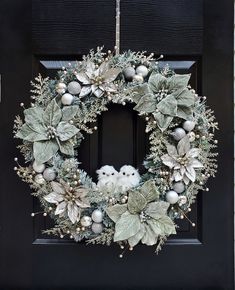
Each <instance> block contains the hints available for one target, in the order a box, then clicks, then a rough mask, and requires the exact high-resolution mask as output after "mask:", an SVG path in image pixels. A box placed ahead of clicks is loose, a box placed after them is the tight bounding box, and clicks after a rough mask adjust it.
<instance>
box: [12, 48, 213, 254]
mask: <svg viewBox="0 0 235 290" xmlns="http://www.w3.org/2000/svg"><path fill="white" fill-rule="evenodd" d="M161 57H162V56H161ZM161 57H160V58H161ZM160 58H158V59H154V54H150V55H146V53H145V52H137V53H136V52H131V51H127V52H124V53H122V54H116V55H114V54H113V53H112V52H111V51H108V52H107V53H104V52H103V50H102V48H97V50H96V51H93V50H91V51H90V53H89V54H88V55H87V56H84V57H83V59H82V61H79V62H77V63H76V64H74V65H71V64H68V67H66V68H62V70H61V71H59V72H58V77H57V78H56V79H49V78H45V79H43V78H42V77H41V75H39V76H38V77H37V78H36V81H35V82H34V83H32V86H33V89H32V91H31V92H32V96H31V98H32V103H31V107H30V108H27V109H25V108H24V104H23V103H22V104H21V106H22V107H23V108H24V121H23V120H22V119H21V117H20V116H17V117H16V119H15V125H14V135H15V137H16V138H20V139H22V140H23V142H22V144H20V145H19V146H18V147H19V149H20V151H21V153H22V154H23V156H24V159H25V162H26V163H27V164H28V165H27V166H21V165H20V164H19V163H18V159H17V158H15V161H16V162H17V166H16V167H15V168H14V169H15V170H16V172H17V174H18V175H19V176H20V178H21V179H22V180H23V181H25V182H27V183H29V185H30V187H31V188H32V189H33V191H34V192H33V195H34V196H36V197H37V198H38V199H39V201H40V203H41V206H42V208H43V215H44V216H46V215H49V216H50V217H51V218H52V219H54V221H55V226H54V227H53V228H52V229H49V230H46V231H45V232H46V233H47V234H53V235H58V236H60V238H64V237H65V236H69V237H70V238H71V239H74V240H75V241H81V240H83V239H85V240H86V241H87V243H92V244H95V243H100V244H106V245H110V244H111V243H112V242H117V243H118V244H119V245H120V246H121V248H124V247H125V248H129V249H130V250H132V249H133V247H134V246H135V245H137V244H139V243H143V244H145V245H156V252H158V251H159V250H160V249H161V246H162V244H163V243H164V241H165V240H166V238H167V237H168V236H169V235H172V234H176V225H175V219H178V218H184V217H186V218H187V213H188V212H189V211H190V205H191V204H192V203H193V202H194V200H195V197H196V194H197V192H198V191H199V190H205V191H208V190H209V189H208V188H205V183H206V181H207V179H208V178H209V177H210V176H214V175H215V172H216V168H217V165H216V156H217V153H213V152H211V151H213V149H214V148H215V147H216V144H217V140H214V131H215V130H216V129H217V123H216V122H215V118H214V115H213V111H212V110H210V109H208V108H207V107H206V104H205V101H206V98H205V97H199V96H198V95H197V94H196V93H195V91H194V90H193V89H191V87H190V85H189V84H188V82H189V79H190V74H176V73H174V71H172V70H171V69H170V68H169V67H168V66H167V65H166V66H164V67H162V66H161V65H159V62H158V61H159V59H160ZM110 103H116V104H120V105H125V104H126V103H132V104H133V106H134V110H135V111H137V112H138V114H139V116H141V117H143V118H144V119H145V121H146V133H148V135H149V143H150V151H149V154H148V155H147V156H146V158H145V160H144V162H143V164H144V167H145V168H146V172H145V173H144V174H143V175H142V176H140V175H139V173H138V171H137V170H136V169H135V168H133V167H132V166H130V165H129V166H128V165H125V166H123V167H122V168H121V170H120V172H117V171H116V170H115V169H114V167H112V166H107V165H106V166H103V167H102V168H101V169H99V170H97V173H98V183H97V184H96V183H95V182H94V181H93V180H92V179H91V177H89V175H88V174H87V173H86V172H85V171H84V170H83V169H82V164H80V163H79V161H78V160H77V159H76V156H77V152H78V150H79V145H80V143H81V142H82V139H83V138H85V135H86V134H92V133H93V132H94V130H97V129H98V128H97V127H96V126H93V125H92V123H94V122H96V121H97V117H98V115H100V114H102V112H104V111H106V110H108V105H109V104H110ZM36 214H37V213H32V216H35V215H36ZM190 222H191V221H190ZM191 224H192V226H194V225H195V224H194V223H192V222H191ZM120 257H122V254H121V255H120Z"/></svg>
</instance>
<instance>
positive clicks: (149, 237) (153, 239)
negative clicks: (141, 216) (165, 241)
mask: <svg viewBox="0 0 235 290" xmlns="http://www.w3.org/2000/svg"><path fill="white" fill-rule="evenodd" d="M144 226H145V233H144V236H143V238H142V239H141V242H142V243H143V244H145V245H147V246H152V245H155V244H156V243H157V238H158V236H156V234H155V233H154V232H153V231H152V229H151V227H150V226H149V225H147V224H145V225H144Z"/></svg>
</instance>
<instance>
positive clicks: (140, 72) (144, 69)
mask: <svg viewBox="0 0 235 290" xmlns="http://www.w3.org/2000/svg"><path fill="white" fill-rule="evenodd" d="M135 71H136V73H137V75H141V76H142V77H143V78H145V77H146V76H147V75H148V69H147V67H146V66H145V65H139V66H138V67H137V68H136V70H135Z"/></svg>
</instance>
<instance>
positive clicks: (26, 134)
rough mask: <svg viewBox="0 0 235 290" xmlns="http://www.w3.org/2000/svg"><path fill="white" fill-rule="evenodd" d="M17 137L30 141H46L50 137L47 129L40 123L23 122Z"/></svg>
mask: <svg viewBox="0 0 235 290" xmlns="http://www.w3.org/2000/svg"><path fill="white" fill-rule="evenodd" d="M16 137H17V138H20V139H23V140H25V141H29V142H35V141H45V140H47V139H48V137H47V134H46V130H45V128H44V126H43V125H42V124H40V123H38V124H37V123H32V124H28V123H25V124H23V125H22V127H21V128H20V129H19V130H18V132H17V134H16Z"/></svg>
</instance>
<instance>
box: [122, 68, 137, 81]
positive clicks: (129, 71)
mask: <svg viewBox="0 0 235 290" xmlns="http://www.w3.org/2000/svg"><path fill="white" fill-rule="evenodd" d="M122 72H123V74H124V77H125V79H126V80H127V81H132V79H133V77H134V75H135V69H134V68H133V67H132V66H128V67H126V68H124V70H123V71H122Z"/></svg>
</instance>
